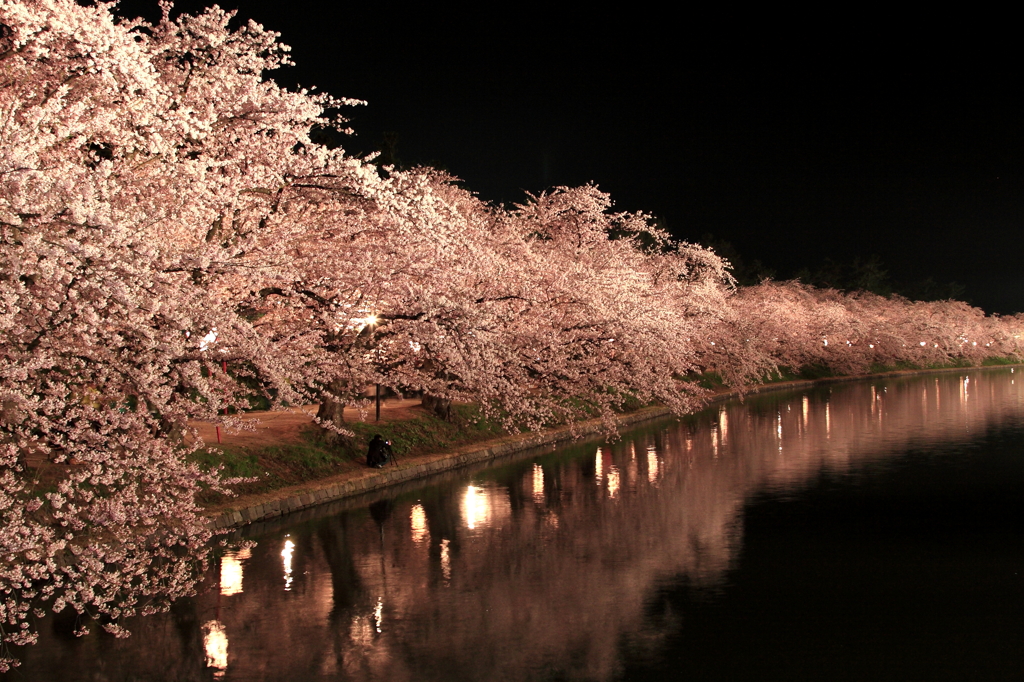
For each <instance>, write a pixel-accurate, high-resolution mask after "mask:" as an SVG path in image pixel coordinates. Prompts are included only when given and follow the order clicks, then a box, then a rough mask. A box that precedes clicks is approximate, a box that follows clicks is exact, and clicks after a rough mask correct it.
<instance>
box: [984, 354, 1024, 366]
mask: <svg viewBox="0 0 1024 682" xmlns="http://www.w3.org/2000/svg"><path fill="white" fill-rule="evenodd" d="M1019 364H1020V358H1016V357H1013V356H1012V355H1011V356H1008V357H1005V358H985V359H984V360H982V361H981V366H982V367H994V366H997V365H1019Z"/></svg>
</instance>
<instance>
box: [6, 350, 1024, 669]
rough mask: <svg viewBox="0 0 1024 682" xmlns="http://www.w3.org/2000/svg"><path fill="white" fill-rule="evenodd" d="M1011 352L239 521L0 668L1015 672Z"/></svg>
mask: <svg viewBox="0 0 1024 682" xmlns="http://www.w3.org/2000/svg"><path fill="white" fill-rule="evenodd" d="M1022 374H1024V372H1021V371H1017V370H1016V369H1010V368H1006V369H994V370H964V371H962V372H954V373H942V374H931V375H924V376H917V377H909V378H884V379H876V380H865V381H858V382H849V383H837V384H832V385H830V386H825V387H820V388H816V389H813V390H803V391H795V392H786V393H782V392H780V393H771V394H766V395H763V396H749V397H748V398H747V399H746V400H745V401H743V402H740V401H732V402H729V403H726V404H721V405H716V406H714V407H712V408H711V409H709V410H707V411H705V412H703V413H701V414H698V415H694V416H693V417H690V418H687V419H684V420H682V421H678V420H675V419H668V420H664V421H660V422H656V423H651V424H649V425H646V426H644V427H643V428H639V429H636V430H632V431H629V432H625V433H623V434H622V437H621V440H619V441H617V442H615V443H612V444H608V443H605V442H603V441H588V442H582V443H577V444H574V445H572V446H570V447H566V448H561V449H557V450H554V451H546V452H539V453H535V456H526V457H520V458H518V459H515V460H508V461H505V462H499V463H496V464H495V465H494V466H491V467H488V468H479V469H474V470H466V471H463V472H458V473H455V474H449V475H446V476H445V477H443V478H438V479H433V480H427V481H423V482H420V483H418V484H416V485H414V486H413V485H410V486H407V487H405V488H403V489H400V490H395V491H391V492H389V493H388V494H387V495H385V496H379V497H377V498H372V499H371V498H368V499H364V500H354V501H348V502H344V503H336V504H335V505H333V506H326V507H323V508H319V509H316V510H308V511H306V512H303V513H302V514H300V515H295V516H290V517H284V518H281V519H276V520H274V521H273V522H270V523H263V524H258V525H256V526H253V527H250V528H247V529H245V530H244V531H241V532H238V533H236V534H235V535H233V536H231V540H232V542H238V541H239V540H242V539H249V540H254V541H256V543H257V544H256V545H255V546H254V547H251V548H245V549H235V550H230V551H228V552H227V553H225V554H224V555H223V556H222V557H220V558H219V559H218V560H217V561H216V562H215V563H214V565H213V566H212V568H211V570H210V573H209V575H208V576H207V579H206V581H205V582H204V583H203V584H202V585H200V586H199V593H198V595H197V596H195V597H193V598H189V599H185V600H181V601H179V602H177V603H176V604H175V606H174V607H173V608H172V610H171V612H170V613H167V614H161V615H157V616H151V617H147V618H138V619H134V620H132V621H130V622H129V623H127V625H128V627H130V629H131V630H132V633H133V634H132V636H131V637H130V638H128V639H125V640H118V639H114V638H113V637H111V636H108V635H106V634H103V633H101V632H97V631H95V629H94V632H93V633H92V634H89V635H87V636H85V637H82V638H75V637H73V636H71V635H70V630H71V627H70V625H69V623H68V622H67V619H66V618H62V617H60V616H58V617H56V618H55V617H53V616H49V617H47V618H45V619H43V620H42V621H40V630H41V637H40V642H39V644H37V645H36V646H33V647H28V648H26V649H22V650H19V651H17V652H16V653H17V654H18V655H19V656H20V657H21V658H22V660H23V665H22V667H21V668H19V669H17V670H14V671H12V672H10V673H8V674H7V675H5V676H3V675H0V679H3V680H4V681H7V680H33V681H34V680H43V681H46V680H58V681H60V682H74V681H78V680H83V681H84V680H89V681H96V680H104V681H122V680H124V681H128V680H132V681H138V680H245V681H247V682H252V681H263V680H266V681H271V680H392V681H393V680H409V681H412V680H416V681H427V680H623V679H628V680H650V679H674V680H675V679H679V680H805V679H806V680H868V679H871V680H917V679H920V680H932V681H934V680H965V679H976V680H1004V679H1005V680H1011V679H1013V680H1020V679H1024V656H1022V655H1021V646H1022V643H1024V513H1022V512H1024V382H1022V384H1017V383H1016V381H1017V379H1018V378H1020V379H1024V376H1022ZM236 547H237V545H236Z"/></svg>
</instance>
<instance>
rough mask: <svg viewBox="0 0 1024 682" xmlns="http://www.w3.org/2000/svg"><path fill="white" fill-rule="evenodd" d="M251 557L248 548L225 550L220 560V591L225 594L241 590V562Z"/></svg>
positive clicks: (228, 594)
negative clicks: (234, 550) (233, 550)
mask: <svg viewBox="0 0 1024 682" xmlns="http://www.w3.org/2000/svg"><path fill="white" fill-rule="evenodd" d="M251 557H252V552H251V551H250V550H249V549H248V548H245V549H241V550H239V551H237V552H227V553H226V554H224V556H223V557H221V560H220V593H221V594H223V595H225V596H231V595H232V594H239V593H240V592H241V591H242V562H243V561H245V560H246V559H249V558H251Z"/></svg>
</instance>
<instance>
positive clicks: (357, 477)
mask: <svg viewBox="0 0 1024 682" xmlns="http://www.w3.org/2000/svg"><path fill="white" fill-rule="evenodd" d="M1005 367H1007V366H1006V365H1001V366H996V367H953V368H944V369H924V370H903V371H898V372H885V373H881V374H873V375H858V376H849V377H829V378H826V379H815V380H808V381H786V382H779V383H774V384H766V385H763V386H753V387H750V388H748V389H747V390H746V391H745V392H744V393H745V394H746V395H751V394H754V393H765V392H768V391H784V390H793V389H799V388H804V387H810V386H817V385H822V384H828V383H836V382H842V381H859V380H861V379H865V378H868V377H869V376H870V377H888V376H908V375H914V374H931V373H946V372H964V371H978V370H982V369H1000V368H1005ZM739 395H740V392H739V391H737V390H727V391H722V392H719V393H716V394H715V395H714V396H713V397H712V398H711V399H710V400H709V401H708V405H712V404H714V403H718V402H723V401H726V400H730V399H732V398H735V397H738V396H739ZM670 414H671V411H670V410H669V409H668V408H666V407H662V406H655V407H646V408H643V409H641V410H637V411H636V412H631V413H629V414H624V415H620V416H619V417H618V425H619V428H620V429H624V428H628V427H630V426H633V425H635V424H639V423H641V422H645V421H651V420H653V419H658V418H661V417H665V416H668V415H670ZM574 431H575V433H574V432H573V430H571V429H570V428H569V427H568V426H562V427H558V428H553V429H546V430H544V431H541V432H536V433H534V432H531V433H521V434H516V435H511V436H504V437H501V438H497V439H494V440H490V441H485V442H482V443H473V444H471V445H466V446H462V447H458V448H454V449H452V450H450V451H447V452H441V453H433V454H429V455H419V456H417V457H404V456H403V457H398V458H396V461H395V462H394V463H393V464H392V463H389V464H388V465H387V466H386V467H384V468H383V469H371V468H369V467H367V468H365V469H360V470H358V471H355V472H347V473H344V474H339V475H337V476H331V477H329V478H325V479H322V480H319V481H311V482H308V483H303V484H301V485H295V486H290V487H287V488H281V489H279V490H274V491H271V492H268V493H264V494H260V495H249V496H245V497H238V498H234V499H233V500H230V501H228V502H227V503H226V504H225V505H219V506H218V507H217V508H216V509H212V510H210V511H209V512H208V514H209V516H210V525H211V527H212V528H213V529H215V530H221V529H228V528H237V527H240V526H245V525H247V524H250V523H253V522H256V521H262V520H266V519H271V518H274V517H277V516H281V515H283V514H289V513H291V512H296V511H299V510H301V509H308V508H310V507H314V506H317V505H320V504H325V503H328V502H333V501H335V500H340V499H344V498H347V497H354V496H356V495H363V494H365V493H370V492H373V491H376V490H381V489H382V488H387V487H390V486H394V485H397V484H399V483H404V482H407V481H412V480H415V479H418V478H425V477H427V476H432V475H435V474H439V473H442V472H445V471H451V470H453V469H459V468H462V467H465V466H468V465H470V464H475V463H479V462H486V461H489V460H493V459H496V458H499V457H503V456H508V455H514V454H516V453H520V452H526V451H529V450H534V449H536V448H540V447H545V446H555V445H557V444H559V443H564V442H567V441H572V440H575V439H577V438H582V437H586V436H593V435H598V434H600V433H601V432H602V425H601V420H600V419H594V420H591V421H587V422H583V423H581V424H577V425H576V428H575V430H574Z"/></svg>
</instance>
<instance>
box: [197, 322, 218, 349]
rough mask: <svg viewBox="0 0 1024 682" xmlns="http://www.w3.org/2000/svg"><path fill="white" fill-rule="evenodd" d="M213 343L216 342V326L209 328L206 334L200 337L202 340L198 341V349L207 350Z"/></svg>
mask: <svg viewBox="0 0 1024 682" xmlns="http://www.w3.org/2000/svg"><path fill="white" fill-rule="evenodd" d="M215 343H217V328H216V327H214V328H213V329H211V330H210V331H209V332H208V333H207V334H206V336H204V337H203V338H202V340H201V341H199V350H201V351H206V350H209V348H210V346H212V345H213V344H215Z"/></svg>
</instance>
